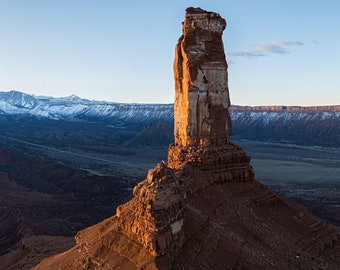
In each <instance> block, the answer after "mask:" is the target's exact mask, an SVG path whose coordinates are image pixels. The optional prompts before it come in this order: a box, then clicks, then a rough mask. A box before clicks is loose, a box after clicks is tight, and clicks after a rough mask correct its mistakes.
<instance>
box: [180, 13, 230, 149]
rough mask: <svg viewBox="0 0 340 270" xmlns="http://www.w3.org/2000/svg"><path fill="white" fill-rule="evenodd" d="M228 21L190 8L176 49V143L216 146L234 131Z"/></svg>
mask: <svg viewBox="0 0 340 270" xmlns="http://www.w3.org/2000/svg"><path fill="white" fill-rule="evenodd" d="M225 27H226V21H225V20H224V19H223V18H221V16H220V15H219V14H217V13H214V12H207V11H204V10H202V9H200V8H188V9H187V10H186V14H185V20H184V22H183V29H182V31H183V35H182V36H181V37H180V39H179V40H178V43H177V45H176V50H175V61H174V75H175V88H176V95H175V104H174V118H175V129H174V134H175V144H177V145H180V146H187V145H194V146H197V145H211V144H213V145H215V144H224V143H226V142H227V139H228V135H230V134H231V123H230V117H229V113H228V107H229V106H230V101H229V92H228V73H227V68H228V65H227V62H226V59H225V55H224V48H223V42H222V32H223V30H224V29H225Z"/></svg>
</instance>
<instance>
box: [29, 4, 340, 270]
mask: <svg viewBox="0 0 340 270" xmlns="http://www.w3.org/2000/svg"><path fill="white" fill-rule="evenodd" d="M225 26H226V22H225V20H224V19H222V18H221V17H220V15H218V14H217V13H214V12H207V11H204V10H202V9H200V8H188V9H187V10H186V14H185V21H184V23H183V35H182V36H181V38H180V39H179V41H178V44H177V46H176V52H175V62H174V74H175V85H176V94H175V96H176V97H175V105H174V113H175V130H174V136H175V142H174V144H173V145H170V147H169V150H168V165H167V164H166V163H165V162H161V163H159V164H158V165H157V166H156V167H155V168H153V169H150V170H149V172H148V174H147V176H146V179H145V180H143V181H142V182H140V183H139V184H138V185H137V186H136V187H135V188H134V190H133V198H132V199H131V200H130V201H129V202H127V203H125V204H123V205H121V206H119V207H118V208H117V213H116V215H115V216H113V217H111V218H108V219H106V220H104V221H102V222H101V223H98V224H97V225H94V226H92V227H90V228H87V229H85V230H83V231H80V232H79V233H78V234H77V236H76V246H75V247H74V248H72V249H70V250H68V251H67V252H65V253H63V254H60V255H57V256H55V257H52V258H48V259H46V260H44V261H42V263H41V264H39V265H38V266H37V267H36V268H35V269H39V270H43V269H51V270H54V269H72V270H74V269H79V270H81V269H84V270H85V269H86V270H90V269H98V270H99V269H101V270H102V269H103V270H112V269H146V270H156V269H160V270H170V269H175V270H177V269H187V270H194V269H195V270H196V269H202V270H203V269H216V270H219V269H236V270H240V269H252V270H257V269H261V270H262V269H276V270H281V269H322V268H320V267H323V266H324V265H325V264H324V263H327V266H328V267H329V269H334V270H335V269H340V268H339V267H338V266H340V265H339V263H338V262H339V261H340V255H339V254H340V231H339V229H337V228H334V227H332V226H330V225H328V224H325V223H324V222H323V221H322V220H320V219H318V218H316V217H314V216H312V215H310V214H309V213H308V212H307V211H306V209H304V208H302V207H300V206H298V205H296V204H294V203H292V202H290V201H288V200H285V199H283V198H280V197H278V196H276V195H275V194H273V193H272V192H271V191H269V190H268V189H267V188H266V187H264V186H263V185H261V184H260V183H259V182H258V181H256V180H254V172H253V169H252V167H251V166H250V158H249V157H248V156H247V155H246V153H245V152H244V151H243V150H242V148H240V147H238V146H236V145H234V144H232V143H231V142H229V138H228V136H229V135H230V134H231V124H230V117H229V113H228V107H229V104H230V102H229V92H228V74H227V63H226V60H225V55H224V50H223V44H222V32H223V30H224V28H225Z"/></svg>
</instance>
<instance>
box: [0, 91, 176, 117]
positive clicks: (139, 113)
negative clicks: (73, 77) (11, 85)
mask: <svg viewBox="0 0 340 270" xmlns="http://www.w3.org/2000/svg"><path fill="white" fill-rule="evenodd" d="M172 112H173V105H172V104H128V103H126V104H125V103H114V102H105V101H90V100H87V99H82V98H80V97H77V96H75V95H72V96H69V97H62V98H53V97H45V96H34V95H28V94H25V93H22V92H18V91H10V92H0V113H1V114H11V115H13V114H29V115H34V116H38V117H46V118H49V119H55V120H72V121H77V120H79V121H81V120H82V121H84V120H87V121H89V120H91V121H94V120H96V121H109V122H115V123H117V122H124V121H128V122H135V123H146V122H149V121H155V120H158V121H160V120H162V121H163V120H172V118H173V116H172V115H173V113H172Z"/></svg>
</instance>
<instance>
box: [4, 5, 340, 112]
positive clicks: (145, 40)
mask: <svg viewBox="0 0 340 270" xmlns="http://www.w3.org/2000/svg"><path fill="white" fill-rule="evenodd" d="M189 6H194V7H198V6H199V7H201V8H203V9H206V10H209V11H215V12H218V13H220V14H221V16H222V17H224V18H225V19H226V21H227V28H226V30H225V31H224V35H223V40H224V47H225V51H226V54H227V61H228V64H229V87H230V96H231V101H232V103H233V104H239V105H303V106H305V105H332V104H333V105H335V104H340V16H339V15H338V13H339V11H340V1H337V0H325V1H317V0H309V1H305V0H285V1H283V0H276V1H273V0H257V1H254V0H238V1H235V0H230V1H229V0H223V1H222V0H219V1H217V0H216V1H212V0H205V1H203V0H202V1H185V0H162V1H161V0H158V1H153V0H145V1H131V0H124V1H115V0H111V1H108V0H98V1H94V0H91V1H90V0H68V1H66V0H58V1H52V0H0V24H1V28H0V59H1V60H0V91H9V90H12V89H16V90H19V91H23V92H26V93H32V94H36V95H50V96H56V97H58V96H68V95H71V94H76V95H78V96H81V97H83V98H88V99H95V100H108V101H115V102H138V103H171V102H173V96H174V83H173V71H172V63H173V58H174V47H175V44H176V42H177V39H178V38H179V37H180V35H181V22H182V21H183V18H184V12H185V9H186V8H187V7H189Z"/></svg>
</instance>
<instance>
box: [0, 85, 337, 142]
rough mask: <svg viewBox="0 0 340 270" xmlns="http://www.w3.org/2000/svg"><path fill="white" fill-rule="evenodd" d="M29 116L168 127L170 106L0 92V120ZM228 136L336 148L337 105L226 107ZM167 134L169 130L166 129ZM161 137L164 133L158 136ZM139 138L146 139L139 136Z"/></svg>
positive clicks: (170, 119) (170, 120)
mask: <svg viewBox="0 0 340 270" xmlns="http://www.w3.org/2000/svg"><path fill="white" fill-rule="evenodd" d="M18 114H20V115H24V114H27V115H33V116H37V117H44V118H48V119H54V120H67V121H82V122H83V121H91V122H94V121H96V122H102V123H106V124H114V125H115V126H117V125H135V126H142V127H143V126H146V127H148V128H149V129H150V128H156V129H157V132H163V131H162V129H164V130H167V129H166V128H164V126H163V128H161V130H160V129H159V128H158V127H159V126H158V125H156V126H153V125H151V126H148V125H149V124H150V123H154V122H166V123H168V125H172V124H173V105H172V104H129V103H113V102H105V101H91V100H87V99H82V98H80V97H77V96H74V95H72V96H69V97H64V98H53V97H43V96H34V95H28V94H24V93H21V92H18V91H10V92H0V115H18ZM230 115H231V119H232V126H233V134H234V135H236V136H239V137H242V138H247V139H255V140H266V141H268V140H269V141H280V142H292V143H298V144H317V145H326V146H336V147H340V105H338V106H315V107H298V106H259V107H249V106H232V107H231V108H230ZM169 130H171V129H169ZM164 132H165V131H164ZM145 134H149V133H148V131H145Z"/></svg>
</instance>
